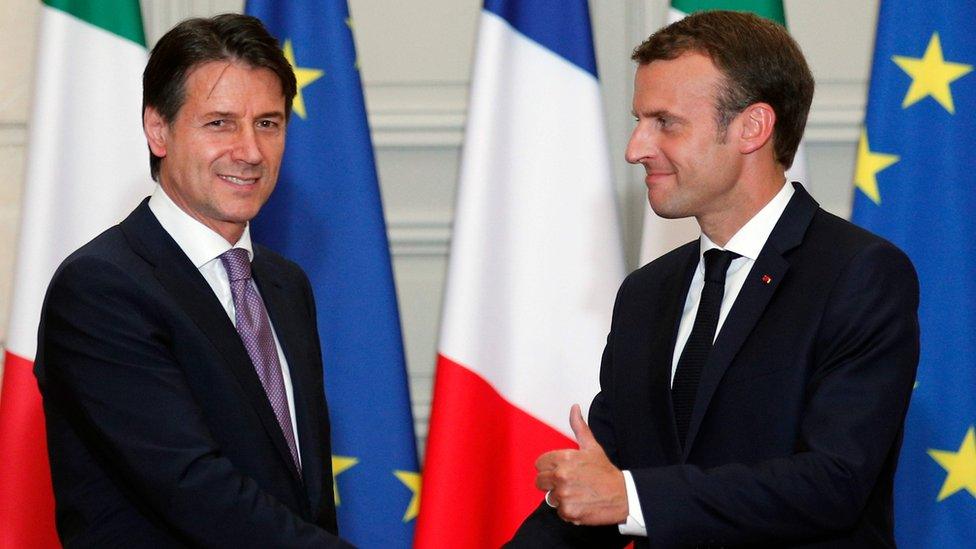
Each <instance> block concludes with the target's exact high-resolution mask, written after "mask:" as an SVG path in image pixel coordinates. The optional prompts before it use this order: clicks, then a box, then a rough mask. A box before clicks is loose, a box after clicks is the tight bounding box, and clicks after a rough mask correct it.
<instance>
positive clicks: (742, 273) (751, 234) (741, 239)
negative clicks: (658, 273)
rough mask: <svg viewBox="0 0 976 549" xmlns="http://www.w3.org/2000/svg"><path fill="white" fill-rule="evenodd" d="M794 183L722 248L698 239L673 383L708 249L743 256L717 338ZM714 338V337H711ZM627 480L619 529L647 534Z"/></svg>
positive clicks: (732, 270)
mask: <svg viewBox="0 0 976 549" xmlns="http://www.w3.org/2000/svg"><path fill="white" fill-rule="evenodd" d="M793 193H794V189H793V185H791V184H789V183H786V184H784V185H783V188H782V189H780V191H779V192H778V193H776V196H774V197H773V199H772V200H770V201H769V202H768V203H767V204H766V205H765V206H763V208H762V209H761V210H759V212H757V213H756V215H754V216H752V219H750V220H749V221H748V222H746V224H745V225H743V226H742V228H741V229H739V230H738V231H737V232H736V233H735V234H734V235H733V236H732V238H731V239H729V241H728V242H727V243H726V244H725V247H724V248H722V247H721V246H718V245H717V244H715V243H714V242H712V241H711V239H709V238H708V237H707V236H705V235H704V234H702V235H701V238H700V240H699V250H698V268H696V269H695V274H694V276H693V277H692V279H691V287H690V288H688V296H687V297H686V298H685V306H684V309H683V310H682V312H681V323H680V324H679V325H678V338H677V340H675V343H674V354H673V355H672V357H671V383H674V373H675V371H676V370H677V369H678V359H679V358H681V352H682V351H683V350H684V348H685V344H686V343H687V342H688V337H689V336H691V329H692V327H693V326H694V324H695V316H696V315H697V314H698V302H699V301H701V292H702V287H703V286H704V285H705V252H707V251H708V250H711V249H712V248H718V249H720V250H728V251H730V252H735V253H737V254H739V255H740V256H742V257H737V258H736V259H734V260H732V264H731V265H729V270H728V271H727V272H726V273H725V293H724V294H723V296H722V307H721V309H719V315H718V325H717V326H716V327H715V338H718V334H719V332H720V331H721V330H722V325H723V324H725V318H726V317H728V316H729V311H730V310H731V309H732V304H733V303H735V298H736V297H738V296H739V291H740V290H742V285H743V284H745V281H746V278H747V277H748V276H749V273H750V272H751V271H752V266H753V265H755V263H756V258H758V257H759V252H761V251H762V249H763V246H765V245H766V240H768V239H769V235H770V233H772V232H773V227H775V226H776V222H777V221H779V218H780V217H781V216H782V215H783V212H784V211H785V210H786V205H787V204H789V202H790V198H792V197H793ZM712 341H715V339H712ZM623 473H624V483H625V484H626V486H627V507H628V516H627V522H626V523H624V524H620V525H619V529H620V533H621V534H624V535H628V536H646V535H647V528H646V525H645V522H644V513H643V512H642V510H641V506H640V499H639V498H638V497H637V486H636V485H635V484H634V477H633V475H631V474H630V471H624V472H623Z"/></svg>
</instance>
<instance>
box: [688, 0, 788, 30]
mask: <svg viewBox="0 0 976 549" xmlns="http://www.w3.org/2000/svg"><path fill="white" fill-rule="evenodd" d="M671 7H672V8H674V9H676V10H679V11H682V12H684V13H695V12H696V11H704V10H732V11H748V12H752V13H755V14H756V15H761V16H763V17H765V18H767V19H772V20H773V21H776V22H777V23H779V24H780V25H783V26H784V27H785V26H786V15H785V13H784V12H783V0H671Z"/></svg>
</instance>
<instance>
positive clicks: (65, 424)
mask: <svg viewBox="0 0 976 549" xmlns="http://www.w3.org/2000/svg"><path fill="white" fill-rule="evenodd" d="M252 273H253V277H254V280H255V282H256V284H257V285H258V287H259V289H260V292H261V295H262V297H263V299H264V302H265V305H266V308H267V310H268V314H269V315H270V317H271V321H272V323H273V324H274V326H275V330H276V332H277V334H278V336H279V341H280V343H281V346H282V348H283V351H284V354H285V356H286V357H287V360H288V366H289V369H290V371H291V379H292V384H293V387H294V401H295V416H296V422H297V429H298V438H299V445H300V450H301V458H302V469H303V474H302V475H301V476H299V474H298V471H297V469H296V468H295V466H294V464H293V462H292V459H291V457H290V454H289V452H288V447H287V445H286V443H285V439H284V436H283V435H282V433H281V429H280V427H279V426H278V423H277V421H276V419H275V416H274V412H273V411H272V408H271V405H270V404H269V403H268V399H267V397H266V396H265V392H264V390H263V388H262V386H261V382H260V380H259V379H258V376H257V374H256V372H255V371H254V367H253V366H252V364H251V361H250V359H249V357H248V355H247V351H246V350H245V348H244V346H243V344H242V342H241V339H240V337H239V336H238V334H237V331H236V330H235V329H234V326H233V324H232V322H231V321H230V319H229V318H228V316H227V313H226V312H225V310H224V308H223V307H222V305H221V304H220V302H219V301H218V299H217V297H216V296H215V295H214V293H213V290H212V289H211V288H210V286H209V285H208V284H207V282H206V280H205V279H204V278H203V276H202V275H201V274H200V273H199V272H198V270H197V269H196V267H195V266H194V265H193V264H192V263H191V262H190V260H189V259H188V258H187V257H186V255H185V254H184V253H183V251H182V250H181V249H180V248H179V246H178V245H177V244H176V242H175V241H174V240H173V239H172V238H171V237H170V236H169V234H168V233H166V231H165V230H164V229H163V228H162V226H161V225H160V224H159V222H158V221H157V220H156V218H155V217H154V216H153V214H152V213H151V211H150V210H149V207H148V204H147V201H144V202H143V203H142V204H141V205H140V206H139V207H138V208H137V209H136V210H135V211H134V212H133V213H132V214H131V215H129V217H128V218H127V219H125V220H124V221H123V222H122V223H121V224H119V225H118V226H116V227H113V228H111V229H109V230H107V231H106V232H104V233H102V234H101V235H100V236H98V237H97V238H95V239H94V240H92V241H91V242H89V243H88V244H86V245H85V246H83V247H82V248H81V249H79V250H78V251H76V252H75V253H74V254H72V255H71V256H70V257H68V258H67V259H66V260H65V261H64V263H62V265H61V266H60V267H59V268H58V270H57V272H56V273H55V275H54V278H53V280H52V281H51V285H50V287H49V289H48V293H47V297H46V298H45V303H44V308H43V312H42V315H41V323H40V330H39V333H38V352H37V359H36V363H35V375H36V376H37V379H38V383H39V385H40V389H41V392H42V395H43V398H44V413H45V420H46V425H47V437H48V450H49V454H50V460H51V473H52V479H53V484H54V493H55V501H56V523H57V528H58V534H59V536H60V537H61V540H62V542H63V543H64V545H65V546H68V547H115V546H118V547H122V546H124V547H143V546H145V547H180V546H210V547H219V546H226V547H248V546H254V547H312V546H315V547H342V546H347V544H345V543H344V542H342V541H341V540H339V539H338V538H337V537H336V535H335V534H336V514H335V506H334V503H333V495H332V476H331V456H330V453H331V452H330V443H329V421H328V415H327V411H326V403H325V396H324V391H323V380H322V358H321V350H320V348H319V339H318V335H317V328H316V321H315V305H314V302H313V298H312V291H311V288H310V286H309V283H308V280H307V278H306V277H305V275H304V273H303V272H302V271H301V269H300V268H299V267H298V266H297V265H295V264H293V263H291V262H289V261H287V260H285V259H284V258H282V257H280V256H278V255H276V254H275V253H273V252H271V251H270V250H268V249H266V248H263V247H261V246H255V249H254V260H253V263H252Z"/></svg>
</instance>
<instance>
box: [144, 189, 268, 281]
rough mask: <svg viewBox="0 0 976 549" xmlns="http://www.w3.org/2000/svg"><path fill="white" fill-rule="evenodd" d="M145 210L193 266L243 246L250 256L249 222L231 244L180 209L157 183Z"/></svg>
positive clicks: (251, 251)
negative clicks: (235, 241) (147, 208)
mask: <svg viewBox="0 0 976 549" xmlns="http://www.w3.org/2000/svg"><path fill="white" fill-rule="evenodd" d="M149 209H150V210H151V211H152V213H153V215H155V216H156V219H157V220H159V224H160V225H162V226H163V229H164V230H165V231H166V232H167V233H169V235H170V236H171V237H173V240H175V241H176V244H177V245H179V247H180V249H182V250H183V253H185V254H186V256H187V257H189V258H190V261H191V262H192V263H193V265H194V266H195V267H196V268H197V269H199V268H201V267H203V266H204V265H205V264H207V263H209V262H210V261H213V260H214V259H215V258H217V257H219V256H220V254H222V253H224V252H226V251H227V250H229V249H231V248H244V249H245V250H247V255H248V257H249V258H250V259H252V260H253V259H254V249H253V246H252V245H251V224H250V223H248V224H247V225H246V226H245V227H244V234H242V235H241V238H240V239H239V240H238V241H237V244H234V245H233V246H231V245H230V244H229V243H228V242H227V241H226V240H224V237H222V236H220V235H219V234H217V232H216V231H214V230H213V229H211V228H210V227H207V226H206V225H204V224H203V223H200V222H199V221H197V220H196V219H194V218H192V217H190V215H189V214H188V213H186V212H184V211H183V210H182V209H180V207H179V206H177V205H176V203H175V202H173V199H171V198H170V197H169V195H167V194H166V192H165V191H163V188H162V187H161V186H159V185H156V189H155V190H154V191H153V194H152V196H151V197H150V198H149Z"/></svg>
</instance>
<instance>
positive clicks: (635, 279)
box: [622, 240, 699, 286]
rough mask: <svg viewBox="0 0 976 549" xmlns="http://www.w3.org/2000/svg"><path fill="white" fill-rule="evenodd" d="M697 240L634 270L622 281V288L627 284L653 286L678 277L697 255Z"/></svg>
mask: <svg viewBox="0 0 976 549" xmlns="http://www.w3.org/2000/svg"><path fill="white" fill-rule="evenodd" d="M698 250H699V244H698V240H692V241H691V242H688V243H687V244H683V245H681V246H678V247H677V248H675V249H673V250H671V251H670V252H668V253H666V254H664V255H662V256H661V257H658V258H657V259H655V260H653V261H651V262H650V263H648V264H646V265H644V266H643V267H641V268H639V269H636V270H634V271H633V272H631V273H630V274H629V275H627V278H626V279H625V280H624V284H623V285H622V286H627V285H628V284H638V285H644V284H654V283H659V282H661V281H663V280H666V279H668V278H670V277H672V276H674V275H679V274H681V273H683V272H684V271H685V269H687V268H688V266H689V262H690V261H692V259H694V258H695V257H697V255H698Z"/></svg>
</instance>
